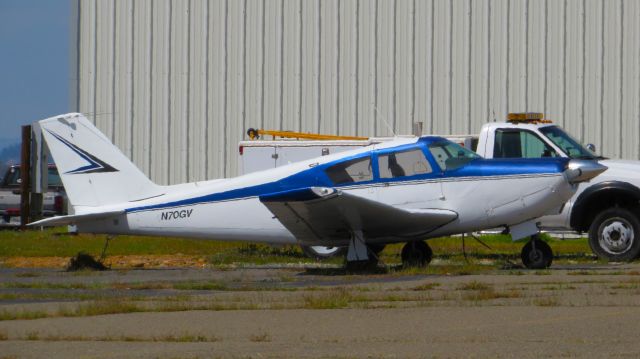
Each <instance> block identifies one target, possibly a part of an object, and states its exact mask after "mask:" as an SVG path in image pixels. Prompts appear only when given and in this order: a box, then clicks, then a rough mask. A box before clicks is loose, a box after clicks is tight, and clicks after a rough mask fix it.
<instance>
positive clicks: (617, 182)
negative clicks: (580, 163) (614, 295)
mask: <svg viewBox="0 0 640 359" xmlns="http://www.w3.org/2000/svg"><path fill="white" fill-rule="evenodd" d="M510 116H511V118H510V121H508V122H493V123H488V124H485V125H484V126H483V127H482V130H481V132H480V135H479V138H478V146H477V148H476V152H477V153H478V154H479V155H481V156H483V157H485V158H544V157H567V158H574V159H586V160H593V161H598V162H599V163H601V164H602V165H604V166H607V167H608V170H607V171H605V172H604V173H602V174H601V175H600V176H598V177H596V178H595V179H593V180H592V181H591V182H587V183H581V184H579V187H578V190H577V192H576V194H575V195H574V196H573V197H572V198H571V199H570V200H569V201H568V202H567V203H566V204H565V206H564V207H563V208H562V211H561V212H560V213H559V214H557V215H552V216H546V217H543V218H541V226H542V228H543V229H546V230H551V231H577V232H579V233H582V232H587V233H588V234H589V245H590V246H591V249H592V250H593V252H594V253H595V254H596V255H598V257H600V258H603V259H607V260H614V261H618V260H620V261H625V260H632V259H635V258H636V257H638V255H640V161H623V160H610V159H606V158H604V157H601V156H598V155H596V154H595V153H594V152H592V151H591V150H589V149H587V148H586V147H585V146H583V145H582V144H581V143H580V142H579V141H577V140H575V139H574V138H573V137H571V136H570V135H569V134H568V133H566V132H565V131H564V130H563V129H562V128H560V127H558V126H556V125H554V124H553V123H551V121H548V120H543V116H542V114H510ZM588 147H591V146H588ZM592 148H593V147H592ZM593 149H595V148H593Z"/></svg>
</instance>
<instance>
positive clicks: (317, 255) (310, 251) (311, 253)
mask: <svg viewBox="0 0 640 359" xmlns="http://www.w3.org/2000/svg"><path fill="white" fill-rule="evenodd" d="M300 247H301V248H302V252H304V254H306V255H307V256H308V257H311V258H313V259H319V260H322V259H327V258H333V257H341V256H344V255H345V254H346V253H347V248H346V247H323V246H300Z"/></svg>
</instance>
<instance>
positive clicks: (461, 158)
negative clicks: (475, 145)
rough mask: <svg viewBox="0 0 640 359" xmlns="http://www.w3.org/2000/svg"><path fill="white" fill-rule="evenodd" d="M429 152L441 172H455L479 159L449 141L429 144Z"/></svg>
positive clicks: (474, 154) (472, 153)
mask: <svg viewBox="0 0 640 359" xmlns="http://www.w3.org/2000/svg"><path fill="white" fill-rule="evenodd" d="M429 152H431V154H432V155H433V157H434V158H435V160H436V163H438V166H440V169H442V170H443V171H450V170H455V169H457V168H460V167H462V166H464V165H465V164H467V163H469V162H471V161H473V160H475V159H476V158H480V156H478V155H477V154H476V153H474V152H472V151H469V150H468V149H466V148H464V147H462V146H460V145H458V144H455V143H453V142H450V141H442V142H436V143H432V144H430V145H429Z"/></svg>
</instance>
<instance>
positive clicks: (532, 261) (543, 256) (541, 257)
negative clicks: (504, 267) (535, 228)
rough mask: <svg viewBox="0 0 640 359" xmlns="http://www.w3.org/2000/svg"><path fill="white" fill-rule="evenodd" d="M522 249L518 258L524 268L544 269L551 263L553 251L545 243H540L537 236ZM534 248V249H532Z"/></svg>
mask: <svg viewBox="0 0 640 359" xmlns="http://www.w3.org/2000/svg"><path fill="white" fill-rule="evenodd" d="M531 238H532V239H531V240H530V241H529V242H527V244H525V245H524V247H522V252H521V253H520V258H522V263H523V264H524V266H525V267H527V268H529V269H546V268H549V267H550V266H551V262H552V261H553V251H552V250H551V247H549V245H548V244H547V242H544V241H541V240H540V239H538V238H537V236H532V237H531ZM534 247H535V248H534Z"/></svg>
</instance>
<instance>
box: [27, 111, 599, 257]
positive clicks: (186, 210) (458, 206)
mask: <svg viewBox="0 0 640 359" xmlns="http://www.w3.org/2000/svg"><path fill="white" fill-rule="evenodd" d="M38 125H39V126H40V128H41V131H42V134H43V137H44V139H45V141H46V143H47V146H48V148H49V150H50V152H51V155H52V156H53V158H54V159H55V162H56V165H57V166H58V170H59V173H60V175H61V177H62V182H63V183H64V187H65V189H66V191H67V194H68V197H69V202H70V205H71V206H72V209H73V212H72V213H73V214H71V215H68V216H60V217H53V218H47V219H43V220H40V221H37V222H34V223H31V225H32V226H57V225H67V224H75V225H77V229H78V231H79V232H88V233H104V234H113V235H117V234H136V235H162V236H167V235H174V236H184V237H193V238H202V239H214V240H231V241H251V242H263V243H270V244H301V245H307V246H345V247H348V252H347V265H358V264H360V265H362V264H367V265H371V264H372V263H373V264H376V263H377V255H376V253H375V251H374V250H372V248H376V247H378V248H379V247H380V246H381V245H384V244H388V243H402V242H404V243H406V244H405V245H404V247H403V249H402V261H403V263H404V264H406V265H425V264H428V263H429V262H430V260H431V257H432V251H431V249H430V248H429V245H428V244H427V243H426V242H425V241H424V240H425V239H429V238H435V237H441V236H446V235H453V234H461V233H468V232H473V231H479V230H483V229H489V228H496V227H505V228H506V229H508V230H509V231H510V234H511V236H512V239H513V240H517V239H521V238H526V237H531V238H532V239H531V240H530V241H529V242H528V243H527V245H525V246H524V248H523V252H522V258H523V261H524V263H525V265H526V266H528V267H531V268H543V267H547V266H548V265H549V264H550V263H551V258H552V252H551V249H550V248H549V247H548V245H546V243H545V242H543V241H541V240H538V239H536V238H537V237H536V234H537V233H538V228H537V225H536V218H538V217H540V216H543V215H545V214H550V213H557V212H558V211H559V210H560V209H561V207H562V206H563V204H564V203H565V202H566V201H567V200H568V199H569V198H570V197H571V196H572V194H573V193H574V191H575V190H576V188H577V183H579V182H583V181H588V180H589V179H591V178H593V177H595V176H597V175H598V174H600V173H601V172H603V171H604V170H606V167H604V166H602V165H600V164H598V163H597V162H595V161H583V160H569V159H565V158H548V159H517V160H515V159H514V160H509V159H492V160H486V159H483V158H481V157H480V156H478V155H476V154H475V153H473V152H471V151H469V150H467V149H465V148H463V147H461V146H459V145H457V144H455V143H453V142H450V141H448V140H446V139H444V138H441V137H434V136H426V137H419V138H418V137H412V138H398V139H394V140H391V141H388V142H383V143H380V144H376V145H372V146H368V147H363V148H358V149H356V150H351V151H347V152H341V153H336V154H333V155H328V156H323V157H319V158H315V159H311V160H307V161H302V162H298V163H293V164H290V165H287V166H282V167H278V168H274V169H269V170H266V171H261V172H255V173H251V174H247V175H244V176H239V177H235V178H228V179H217V180H210V181H203V182H194V183H186V184H179V185H171V186H160V185H156V184H155V183H153V182H151V180H149V179H148V178H147V177H146V176H145V175H144V174H143V173H142V172H141V171H140V170H139V169H138V168H137V167H136V166H135V165H134V164H133V163H132V162H131V161H130V160H129V159H128V158H127V157H126V156H125V155H124V154H122V152H120V151H119V150H118V148H117V147H116V146H114V145H113V144H112V143H111V142H110V141H109V140H108V139H107V137H105V136H104V135H103V134H102V133H101V132H100V131H99V130H98V129H97V128H96V127H95V126H93V124H91V122H90V121H88V120H87V119H86V118H85V117H84V116H83V115H82V114H79V113H70V114H65V115H60V116H55V117H51V118H48V119H45V120H42V121H39V122H38Z"/></svg>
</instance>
